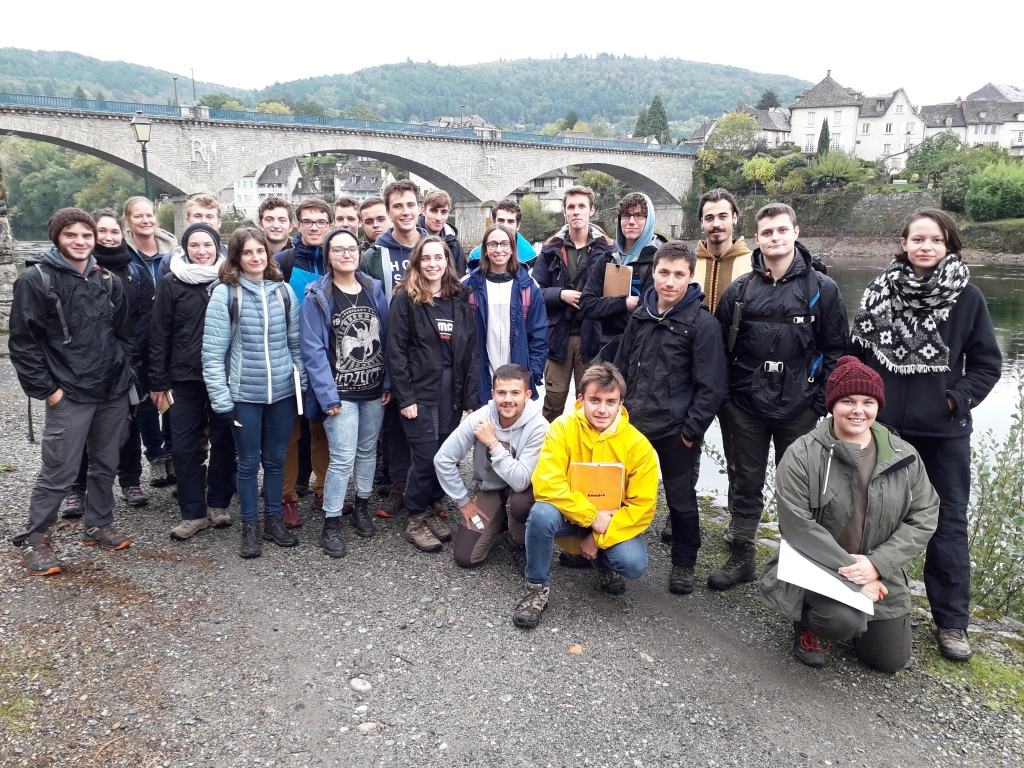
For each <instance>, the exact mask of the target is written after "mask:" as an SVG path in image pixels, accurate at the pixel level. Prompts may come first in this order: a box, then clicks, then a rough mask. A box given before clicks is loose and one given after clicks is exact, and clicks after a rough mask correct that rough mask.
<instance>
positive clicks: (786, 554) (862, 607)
mask: <svg viewBox="0 0 1024 768" xmlns="http://www.w3.org/2000/svg"><path fill="white" fill-rule="evenodd" d="M778 575H779V578H780V579H782V580H783V581H785V582H788V583H790V584H796V585H797V586H798V587H803V588H804V589H809V590H811V592H817V593H818V594H819V595H824V596H825V597H831V598H832V599H833V600H838V601H839V602H840V603H845V604H846V605H849V606H851V607H853V608H856V609H857V610H858V611H861V612H862V613H866V614H868V615H869V616H874V615H875V604H874V603H873V602H871V598H869V597H868V596H867V595H865V594H862V593H860V592H852V591H850V589H849V588H847V587H846V586H845V585H843V584H842V583H841V582H840V581H839V579H838V578H837V577H836V576H833V575H832V574H831V573H830V572H829V571H826V570H825V569H824V568H822V567H821V566H820V565H818V564H817V563H814V562H811V561H810V560H808V559H807V558H806V557H804V556H803V555H801V554H800V553H799V552H797V551H796V550H795V549H793V547H791V546H789V543H788V542H787V541H786V540H785V539H783V540H782V543H781V544H780V545H779V570H778Z"/></svg>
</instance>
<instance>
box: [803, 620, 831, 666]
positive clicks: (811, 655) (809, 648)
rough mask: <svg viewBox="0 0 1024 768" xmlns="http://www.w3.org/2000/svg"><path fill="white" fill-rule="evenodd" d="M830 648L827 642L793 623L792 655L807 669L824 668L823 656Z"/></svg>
mask: <svg viewBox="0 0 1024 768" xmlns="http://www.w3.org/2000/svg"><path fill="white" fill-rule="evenodd" d="M831 647H832V643H830V642H829V641H828V640H825V641H822V639H821V638H820V637H818V636H817V635H816V634H814V633H813V632H811V630H809V629H804V625H803V624H800V623H797V622H793V654H794V655H795V656H796V657H797V659H799V660H800V661H801V662H802V663H803V664H806V665H807V666H808V667H814V668H816V669H820V668H821V667H824V666H825V654H826V653H828V649H829V648H831Z"/></svg>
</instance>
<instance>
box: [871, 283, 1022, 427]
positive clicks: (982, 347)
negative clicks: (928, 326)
mask: <svg viewBox="0 0 1024 768" xmlns="http://www.w3.org/2000/svg"><path fill="white" fill-rule="evenodd" d="M939 335H940V336H941V337H942V340H943V341H944V342H945V343H946V346H947V347H949V371H947V372H946V373H913V374H909V375H907V374H902V373H894V372H892V371H890V370H889V369H888V368H886V367H885V366H884V365H882V364H881V363H880V362H879V361H878V358H876V357H875V354H874V352H871V351H868V350H866V349H864V347H862V346H861V345H860V344H859V343H857V342H856V341H855V342H854V343H853V344H852V345H851V348H852V352H853V354H855V355H857V357H859V358H860V359H861V360H863V361H864V362H865V363H866V364H868V365H870V366H871V367H872V368H874V369H875V370H876V371H878V374H879V375H880V376H881V377H882V381H883V382H884V383H885V408H883V409H882V410H881V411H880V412H879V414H878V420H879V421H880V422H882V423H883V424H888V425H890V426H892V427H893V428H894V429H896V431H897V432H899V433H900V435H902V436H903V437H905V438H907V439H908V440H910V441H911V442H914V439H915V438H919V437H938V438H949V437H964V436H966V435H970V434H971V431H972V430H973V422H972V419H971V409H972V408H975V407H976V406H978V405H979V404H980V403H981V401H982V400H984V399H985V398H986V397H987V396H988V393H989V392H991V391H992V388H993V387H994V386H995V385H996V382H997V381H999V375H1000V373H1001V371H1002V363H1003V355H1002V353H1001V352H1000V351H999V345H998V344H997V343H996V333H995V330H994V329H993V327H992V318H991V317H990V316H989V313H988V306H987V305H986V304H985V297H984V296H983V295H982V293H981V290H980V289H979V288H978V286H976V285H974V283H968V284H967V285H966V286H965V287H964V289H963V291H961V293H960V296H959V297H957V300H956V303H955V304H954V305H953V309H952V310H951V311H950V313H949V318H948V319H947V320H946V321H945V322H943V323H940V324H939ZM946 398H952V400H953V402H954V403H955V404H956V407H955V408H954V409H952V410H950V408H949V402H948V401H947V399H946Z"/></svg>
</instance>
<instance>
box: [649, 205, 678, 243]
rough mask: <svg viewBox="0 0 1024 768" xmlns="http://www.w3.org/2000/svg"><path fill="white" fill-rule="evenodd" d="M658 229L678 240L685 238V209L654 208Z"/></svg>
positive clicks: (662, 206)
mask: <svg viewBox="0 0 1024 768" xmlns="http://www.w3.org/2000/svg"><path fill="white" fill-rule="evenodd" d="M654 217H655V218H654V220H655V222H656V229H658V230H659V231H661V232H663V233H665V234H666V235H668V236H669V239H670V240H678V239H679V238H681V237H682V236H683V207H682V206H681V205H656V206H654Z"/></svg>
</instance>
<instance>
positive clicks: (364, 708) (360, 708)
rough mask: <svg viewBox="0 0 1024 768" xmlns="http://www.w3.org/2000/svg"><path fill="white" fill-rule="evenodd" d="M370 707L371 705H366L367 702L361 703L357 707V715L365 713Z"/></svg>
mask: <svg viewBox="0 0 1024 768" xmlns="http://www.w3.org/2000/svg"><path fill="white" fill-rule="evenodd" d="M368 709H369V707H368V706H366V705H365V704H360V705H359V706H358V707H356V714H357V715H362V714H365V713H366V711H367V710H368Z"/></svg>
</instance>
